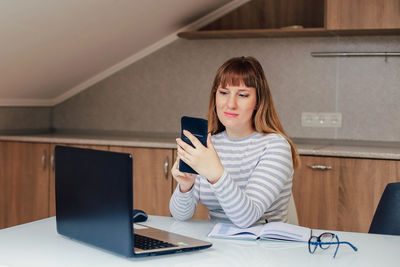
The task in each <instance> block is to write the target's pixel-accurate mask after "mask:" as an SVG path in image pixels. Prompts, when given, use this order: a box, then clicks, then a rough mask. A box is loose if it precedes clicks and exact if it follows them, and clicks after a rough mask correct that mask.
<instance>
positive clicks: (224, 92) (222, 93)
mask: <svg viewBox="0 0 400 267" xmlns="http://www.w3.org/2000/svg"><path fill="white" fill-rule="evenodd" d="M219 93H220V94H221V95H226V94H228V92H226V91H222V90H220V91H219Z"/></svg>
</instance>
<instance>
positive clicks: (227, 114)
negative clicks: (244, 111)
mask: <svg viewBox="0 0 400 267" xmlns="http://www.w3.org/2000/svg"><path fill="white" fill-rule="evenodd" d="M224 114H225V116H227V117H229V118H235V117H237V116H238V115H239V114H236V113H231V112H224Z"/></svg>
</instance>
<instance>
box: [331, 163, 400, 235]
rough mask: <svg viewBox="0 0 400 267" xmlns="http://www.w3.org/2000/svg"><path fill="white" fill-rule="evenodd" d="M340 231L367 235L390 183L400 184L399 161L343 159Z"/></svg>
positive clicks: (340, 193) (339, 207) (340, 183)
mask: <svg viewBox="0 0 400 267" xmlns="http://www.w3.org/2000/svg"><path fill="white" fill-rule="evenodd" d="M340 170H341V175H340V176H339V178H340V181H339V201H338V213H339V217H338V230H341V231H350V232H364V233H366V232H368V230H369V226H370V224H371V221H372V218H373V216H374V213H375V210H376V207H377V206H378V203H379V200H380V198H381V195H382V193H383V191H384V190H385V187H386V185H387V184H388V183H393V182H400V161H396V160H375V159H353V158H342V159H341V168H340Z"/></svg>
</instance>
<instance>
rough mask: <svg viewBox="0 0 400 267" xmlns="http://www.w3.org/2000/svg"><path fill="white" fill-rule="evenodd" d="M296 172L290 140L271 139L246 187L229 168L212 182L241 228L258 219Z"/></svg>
mask: <svg viewBox="0 0 400 267" xmlns="http://www.w3.org/2000/svg"><path fill="white" fill-rule="evenodd" d="M292 175H293V165H292V154H291V149H290V145H289V143H288V142H287V141H286V139H283V138H282V139H276V140H271V141H270V142H269V143H268V144H267V145H266V148H265V149H264V151H263V154H262V155H261V157H260V158H259V162H258V163H257V165H256V167H255V169H254V171H253V172H252V174H251V176H250V178H249V180H248V184H247V186H246V188H244V189H243V190H242V189H240V188H239V186H237V185H236V184H235V182H234V181H233V180H232V179H231V177H230V175H229V173H228V172H227V171H225V172H224V174H223V175H222V177H221V178H220V179H219V180H218V182H216V183H215V184H213V185H211V188H212V189H213V191H214V194H215V196H216V197H217V199H218V201H219V203H220V205H221V207H222V208H223V210H224V212H225V214H226V215H227V217H228V218H229V219H230V220H231V221H232V222H233V223H234V224H235V225H237V226H238V227H242V228H246V227H249V226H251V225H252V224H254V223H255V222H256V221H258V220H259V219H260V218H261V216H262V215H263V214H264V213H265V212H266V211H267V210H268V208H269V207H270V206H271V204H273V202H274V201H275V200H276V199H277V197H278V195H279V193H280V192H281V191H282V189H283V187H284V186H285V184H287V183H288V182H291V180H292Z"/></svg>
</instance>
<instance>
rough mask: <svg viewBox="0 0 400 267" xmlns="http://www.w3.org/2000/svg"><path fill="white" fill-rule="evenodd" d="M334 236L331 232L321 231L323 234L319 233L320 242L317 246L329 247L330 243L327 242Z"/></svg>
mask: <svg viewBox="0 0 400 267" xmlns="http://www.w3.org/2000/svg"><path fill="white" fill-rule="evenodd" d="M334 237H335V235H334V234H332V233H323V234H321V235H320V236H319V242H321V243H320V245H319V246H320V247H321V248H322V249H327V248H329V247H330V246H331V244H329V242H332V241H333V239H334ZM325 243H328V244H325Z"/></svg>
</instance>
